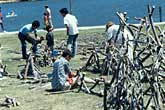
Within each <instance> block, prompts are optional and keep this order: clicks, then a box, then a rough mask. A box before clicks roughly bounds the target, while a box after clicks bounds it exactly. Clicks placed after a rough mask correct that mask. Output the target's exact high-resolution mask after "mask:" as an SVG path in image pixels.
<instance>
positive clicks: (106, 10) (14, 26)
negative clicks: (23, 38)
mask: <svg viewBox="0 0 165 110" xmlns="http://www.w3.org/2000/svg"><path fill="white" fill-rule="evenodd" d="M72 1H73V4H72V8H73V14H74V15H76V16H77V18H78V20H79V24H80V26H94V25H104V24H105V23H106V22H107V21H109V20H111V21H113V22H115V23H118V17H117V16H116V11H126V12H127V13H128V16H129V22H132V23H136V22H135V20H134V19H133V18H134V16H137V17H143V16H145V15H147V5H148V4H151V5H155V6H156V10H155V12H154V18H155V19H154V20H155V21H159V14H158V7H159V6H161V7H162V11H163V12H162V13H163V20H164V21H165V0H72ZM46 4H48V5H49V7H50V8H51V10H52V20H53V24H54V25H55V27H56V28H61V27H64V25H63V18H62V16H61V15H60V13H59V10H60V9H61V8H63V7H66V8H68V9H69V0H40V1H36V2H20V3H7V4H0V6H1V7H2V11H3V14H4V24H5V28H6V30H7V31H17V30H19V28H20V27H22V26H23V25H25V24H28V23H31V22H32V21H33V20H36V19H37V20H39V21H40V22H41V24H42V25H41V28H42V27H43V12H44V5H46ZM11 10H14V11H15V13H16V14H17V15H18V16H17V17H15V18H5V15H6V14H7V13H9V12H10V11H11Z"/></svg>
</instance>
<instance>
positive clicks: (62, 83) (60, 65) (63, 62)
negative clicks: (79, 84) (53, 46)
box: [51, 49, 75, 91]
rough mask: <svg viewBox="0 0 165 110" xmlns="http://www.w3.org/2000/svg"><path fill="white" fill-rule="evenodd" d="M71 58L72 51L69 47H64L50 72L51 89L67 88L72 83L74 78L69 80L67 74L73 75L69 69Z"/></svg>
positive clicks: (60, 89)
mask: <svg viewBox="0 0 165 110" xmlns="http://www.w3.org/2000/svg"><path fill="white" fill-rule="evenodd" d="M71 58H72V53H71V51H70V50H69V49H64V51H63V53H62V56H61V58H60V59H58V60H56V61H55V63H54V66H53V73H52V76H53V78H52V83H51V85H52V89H53V90H54V91H62V90H68V89H70V88H71V86H72V84H74V81H75V80H74V79H73V80H72V81H71V80H70V79H69V76H74V74H73V73H72V71H71V68H70V65H69V61H70V60H71Z"/></svg>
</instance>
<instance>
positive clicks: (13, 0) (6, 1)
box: [0, 0, 20, 3]
mask: <svg viewBox="0 0 165 110" xmlns="http://www.w3.org/2000/svg"><path fill="white" fill-rule="evenodd" d="M19 1H20V0H0V3H10V2H19Z"/></svg>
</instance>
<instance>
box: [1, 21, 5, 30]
mask: <svg viewBox="0 0 165 110" xmlns="http://www.w3.org/2000/svg"><path fill="white" fill-rule="evenodd" d="M0 25H1V29H2V31H5V29H4V26H3V23H0Z"/></svg>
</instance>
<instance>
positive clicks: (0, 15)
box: [0, 7, 5, 32]
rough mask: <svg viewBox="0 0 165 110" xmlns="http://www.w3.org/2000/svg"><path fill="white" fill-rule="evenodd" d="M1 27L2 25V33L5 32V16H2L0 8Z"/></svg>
mask: <svg viewBox="0 0 165 110" xmlns="http://www.w3.org/2000/svg"><path fill="white" fill-rule="evenodd" d="M0 25H1V29H2V32H5V29H4V25H3V15H2V9H1V7H0Z"/></svg>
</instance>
